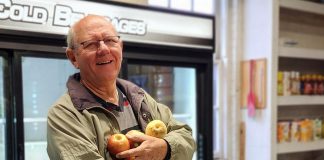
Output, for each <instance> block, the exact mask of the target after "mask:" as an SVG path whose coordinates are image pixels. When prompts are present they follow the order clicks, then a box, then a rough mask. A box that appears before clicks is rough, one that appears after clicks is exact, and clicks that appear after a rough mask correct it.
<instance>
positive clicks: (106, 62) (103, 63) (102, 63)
mask: <svg viewBox="0 0 324 160" xmlns="http://www.w3.org/2000/svg"><path fill="white" fill-rule="evenodd" d="M112 62H113V61H112V60H110V61H104V62H98V63H96V65H105V64H110V63H112Z"/></svg>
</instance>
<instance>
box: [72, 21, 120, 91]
mask: <svg viewBox="0 0 324 160" xmlns="http://www.w3.org/2000/svg"><path fill="white" fill-rule="evenodd" d="M74 29H75V30H74V31H75V41H74V42H75V46H76V48H75V49H74V50H73V52H74V55H75V63H73V64H74V65H75V66H77V67H78V68H79V69H80V73H81V78H82V79H84V80H86V81H88V82H90V83H93V85H96V84H99V85H102V83H105V82H107V81H110V80H115V79H116V78H117V76H118V73H119V70H120V68H121V62H122V42H121V41H120V40H119V38H118V37H115V36H117V32H116V31H115V30H114V28H113V26H112V25H111V23H109V22H108V21H105V20H104V19H101V18H98V17H87V18H86V19H84V20H81V21H80V22H79V23H78V24H77V25H76V26H75V28H74ZM98 40H101V41H100V42H99V45H97V46H95V47H94V46H93V45H95V44H98V43H96V42H98ZM103 40H104V41H105V42H106V44H105V42H104V41H103ZM113 40H114V41H113ZM116 40H117V41H116ZM83 42H84V43H83ZM92 42H93V43H92ZM91 43H92V44H91ZM89 44H90V46H89ZM91 45H92V46H91ZM89 47H90V48H89ZM70 60H71V58H70ZM71 61H72V60H71Z"/></svg>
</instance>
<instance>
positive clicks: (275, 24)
mask: <svg viewBox="0 0 324 160" xmlns="http://www.w3.org/2000/svg"><path fill="white" fill-rule="evenodd" d="M118 2H120V3H126V4H132V5H143V6H148V7H162V8H167V9H170V10H177V11H179V12H189V13H193V14H202V15H208V16H214V17H215V53H214V57H213V58H214V59H213V62H214V68H213V102H214V104H213V106H209V107H212V108H213V131H214V132H213V157H214V159H217V160H323V159H324V140H323V139H324V129H323V130H322V131H321V133H322V136H321V138H319V139H315V138H314V137H312V138H309V139H306V140H297V141H293V140H292V139H291V137H289V140H287V141H285V142H282V141H281V142H280V143H279V142H278V128H277V127H278V124H279V123H281V122H289V123H290V125H291V124H292V122H295V121H302V120H305V119H310V120H315V119H316V120H317V119H318V120H321V121H322V122H321V124H323V121H324V119H323V118H324V101H323V99H324V97H323V95H319V94H313V95H299V94H295V95H293V94H292V93H290V94H288V95H285V96H281V95H279V96H278V89H277V88H278V72H279V71H280V72H284V71H285V72H287V71H289V72H291V71H294V72H295V71H297V72H299V73H300V74H305V75H306V74H317V75H324V2H323V1H320V0H317V1H316V0H264V1H260V0H138V1H133V0H120V1H118ZM252 59H253V60H259V59H266V70H265V71H264V74H265V75H266V83H265V84H264V85H265V93H266V94H265V105H264V106H263V107H264V108H263V109H257V110H256V114H255V116H254V117H250V116H248V111H247V109H246V108H245V107H243V108H242V106H241V99H242V97H241V92H242V90H241V89H242V82H241V80H242V74H243V73H242V70H241V69H242V66H241V63H242V62H243V61H248V60H252ZM34 62H37V64H38V65H37V66H33V63H34ZM0 64H1V65H2V66H4V62H3V59H0ZM22 64H23V66H22V68H23V70H24V71H23V73H25V74H26V75H24V77H27V78H28V80H27V81H23V82H24V83H23V87H24V93H23V95H24V97H27V98H29V100H28V101H26V102H24V103H25V104H26V105H28V106H30V108H24V115H25V119H24V122H25V132H26V133H25V139H31V140H37V139H46V137H44V136H46V133H45V132H46V126H45V125H43V126H42V125H40V124H45V123H33V121H31V120H30V119H29V117H30V118H33V119H35V114H37V113H46V111H45V110H47V108H43V107H41V106H44V104H42V103H41V102H42V101H44V102H45V101H53V102H54V101H55V97H52V96H51V97H46V95H38V94H36V92H37V91H36V90H34V89H33V88H35V86H37V85H39V84H38V83H37V81H51V80H52V79H55V80H56V81H57V82H56V83H60V84H62V86H63V87H64V84H65V82H66V77H67V76H68V75H70V74H71V73H74V72H75V69H73V68H72V66H71V65H70V64H69V62H68V61H65V60H57V61H55V62H53V60H51V61H50V62H48V61H47V60H46V59H39V58H25V59H23V63H22ZM50 64H55V65H54V66H53V67H51V66H50ZM58 64H59V66H60V67H59V68H57V66H58ZM47 68H54V70H51V72H52V73H53V75H61V76H59V78H58V77H57V76H55V77H54V76H53V77H42V76H41V74H42V72H48V69H47ZM149 68H150V66H134V67H133V68H132V69H133V70H130V71H129V72H130V73H141V74H150V75H152V76H153V78H154V73H155V72H153V71H149ZM35 70H37V71H38V72H37V74H36V73H34V74H32V73H31V71H35ZM62 71H63V72H62ZM169 72H170V70H164V72H163V73H168V74H169ZM172 72H176V73H177V74H176V73H174V74H173V73H172V75H177V77H172V78H174V79H180V80H179V81H178V82H175V83H176V84H174V85H175V86H178V87H179V88H178V89H179V90H181V87H185V85H191V86H193V85H194V84H195V82H194V81H189V82H188V83H187V84H185V85H184V86H181V84H182V83H179V82H182V81H183V80H182V79H181V77H192V76H193V75H195V74H196V73H195V71H194V70H191V69H190V68H189V69H188V68H175V69H173V70H172ZM178 73H179V74H178ZM134 76H136V75H134ZM0 77H4V75H3V72H2V70H0ZM136 78H138V77H136ZM189 79H190V78H189ZM319 81H320V80H319ZM3 83H4V82H3V81H1V80H0V86H4V85H5V84H3ZM182 85H183V84H182ZM162 87H163V86H162ZM37 88H39V86H37ZM40 88H46V86H42V87H40ZM62 90H64V88H51V90H50V92H52V94H56V95H57V96H59V95H60V94H61V91H62ZM191 91H194V90H191ZM175 92H176V91H175ZM0 94H3V88H1V87H0ZM188 94H189V95H188V96H189V97H192V96H195V93H194V92H188ZM173 95H177V94H176V93H173ZM156 96H158V95H156ZM0 97H1V98H2V97H3V96H2V95H0ZM163 98H164V97H161V101H163V100H164V102H165V103H169V102H168V99H163ZM33 99H42V101H37V102H36V101H33ZM3 102H4V100H1V103H0V105H1V106H0V135H1V136H0V160H2V159H5V158H4V157H5V153H4V151H5V150H4V144H3V143H4V142H5V137H4V135H5V133H4V132H5V129H4V120H3V117H5V116H4V113H5V111H4V107H3V106H4V105H5V104H4V103H3ZM34 103H35V104H36V103H37V105H35V104H34ZM192 103H194V102H187V104H180V105H186V106H188V105H190V104H192ZM45 104H46V105H47V102H46V103H45ZM179 112H182V111H179ZM191 112H192V113H191ZM191 112H190V113H188V114H191V115H194V114H195V111H193V110H191ZM44 117H46V115H39V119H38V120H39V121H41V122H43V121H46V119H44ZM1 118H2V119H1ZM36 118H37V117H36ZM179 118H185V117H179ZM242 122H244V125H245V127H244V129H243V131H242V128H241V126H240V124H242ZM190 123H193V122H190ZM193 124H194V123H193ZM1 125H2V126H1ZM323 126H324V125H323ZM322 128H324V127H322ZM310 130H314V131H312V132H311V133H312V135H313V134H315V129H314V128H312V129H310ZM288 132H290V131H288ZM194 134H195V133H194ZM300 134H301V133H300ZM290 136H292V135H290ZM300 139H301V138H300ZM25 146H26V149H25V150H26V151H25V159H26V160H34V159H39V156H40V154H42V153H45V154H43V155H42V158H41V159H48V158H47V155H46V152H44V151H45V148H44V147H35V146H33V145H29V144H25ZM37 146H46V142H44V144H40V145H37Z"/></svg>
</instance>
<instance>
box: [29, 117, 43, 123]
mask: <svg viewBox="0 0 324 160" xmlns="http://www.w3.org/2000/svg"><path fill="white" fill-rule="evenodd" d="M46 121H47V118H24V122H25V123H26V122H27V123H28V122H46Z"/></svg>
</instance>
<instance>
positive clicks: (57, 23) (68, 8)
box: [0, 0, 147, 35]
mask: <svg viewBox="0 0 324 160" xmlns="http://www.w3.org/2000/svg"><path fill="white" fill-rule="evenodd" d="M72 6H73V5H67V4H53V2H48V3H47V4H46V1H45V2H40V1H38V2H37V3H36V2H33V1H28V2H27V1H17V2H16V1H15V2H13V1H12V0H0V21H2V20H6V21H8V23H7V26H8V25H9V26H10V25H13V24H14V23H17V24H20V25H23V24H24V23H31V24H39V25H40V26H41V25H43V26H48V25H50V26H53V27H63V28H64V27H65V28H68V27H70V26H71V25H72V24H74V23H75V22H76V21H77V20H79V19H80V18H82V17H84V16H85V15H87V14H99V15H103V16H105V17H106V18H107V19H108V20H110V21H112V23H113V24H114V25H115V27H116V28H117V30H118V32H120V33H125V34H132V35H145V34H146V27H147V26H146V24H145V23H144V21H143V20H138V19H131V18H125V17H118V16H113V15H112V14H114V13H109V10H107V11H105V8H103V10H102V11H101V12H98V13H96V12H94V11H90V13H89V12H87V11H75V10H74V9H73V7H72ZM98 6H100V4H98ZM101 6H102V5H101ZM110 7H111V6H109V7H108V8H110ZM78 9H79V10H80V9H84V8H82V7H81V6H80V7H78ZM109 14H111V15H109ZM14 26H16V25H13V27H14ZM18 26H19V25H18ZM27 26H28V25H27Z"/></svg>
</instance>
